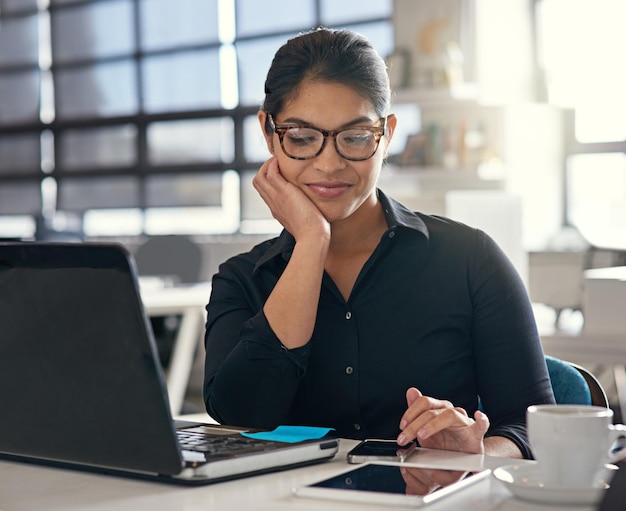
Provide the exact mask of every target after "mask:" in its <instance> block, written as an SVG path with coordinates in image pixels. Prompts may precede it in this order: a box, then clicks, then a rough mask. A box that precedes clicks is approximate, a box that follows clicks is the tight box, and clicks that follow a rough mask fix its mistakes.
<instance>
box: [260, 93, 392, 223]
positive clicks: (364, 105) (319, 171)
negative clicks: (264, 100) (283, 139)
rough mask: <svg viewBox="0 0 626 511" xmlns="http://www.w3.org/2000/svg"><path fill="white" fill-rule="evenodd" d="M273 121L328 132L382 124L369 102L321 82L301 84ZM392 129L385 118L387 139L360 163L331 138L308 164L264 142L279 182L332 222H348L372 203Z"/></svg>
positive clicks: (272, 140)
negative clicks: (300, 193) (294, 189)
mask: <svg viewBox="0 0 626 511" xmlns="http://www.w3.org/2000/svg"><path fill="white" fill-rule="evenodd" d="M260 121H261V126H264V121H265V115H264V113H261V114H260ZM274 122H275V123H276V124H277V125H284V124H288V125H308V126H313V127H316V128H320V129H323V130H328V131H332V130H338V129H343V128H350V127H355V126H359V127H363V126H372V127H374V126H380V125H381V121H380V118H379V116H378V115H377V113H376V111H375V109H374V107H373V106H372V104H371V103H370V101H369V100H367V99H365V98H364V97H363V96H361V95H359V94H358V93H357V92H355V91H354V90H353V89H351V88H350V87H348V86H346V85H342V84H339V83H333V82H319V81H306V82H304V83H303V84H302V85H301V86H300V87H299V89H298V93H297V94H296V96H295V97H294V98H293V99H292V100H291V101H289V102H287V103H286V104H285V107H284V109H283V110H282V111H281V112H279V113H278V114H276V117H275V118H274ZM395 124H396V119H395V116H393V115H391V116H389V118H388V121H387V132H386V133H387V134H386V135H385V136H383V137H382V138H381V139H380V143H379V145H378V149H377V150H376V153H374V155H373V156H372V157H371V158H369V159H368V160H363V161H351V160H347V159H345V158H343V157H342V156H341V155H340V154H338V153H337V150H336V148H335V144H334V143H333V141H332V139H331V137H329V138H328V139H327V140H326V143H325V145H324V148H323V150H322V152H321V153H320V154H319V155H317V156H315V157H313V158H310V159H308V160H294V159H293V158H290V157H289V156H287V155H286V154H285V153H284V152H283V149H282V147H281V145H280V141H279V137H278V135H277V134H275V133H274V134H272V135H271V136H267V135H266V139H267V144H268V147H269V149H270V152H272V154H273V155H274V156H275V157H276V158H277V160H278V165H279V167H280V171H281V174H282V175H283V177H284V178H285V179H286V180H287V181H289V182H291V183H293V184H294V185H296V186H297V187H298V188H300V189H301V190H302V191H303V192H304V193H305V194H306V196H307V197H309V198H310V199H311V200H312V201H313V203H314V204H315V205H316V206H317V207H318V209H319V210H320V211H321V212H322V214H323V215H324V216H325V217H326V219H327V220H328V221H329V222H331V223H332V222H335V221H338V220H343V219H345V218H348V217H349V216H351V215H352V214H353V213H354V212H355V211H357V210H358V209H359V208H360V207H361V206H362V205H363V204H364V203H365V202H366V201H367V202H368V203H370V204H372V205H374V204H376V194H375V190H376V183H377V181H378V175H379V173H380V169H381V166H382V162H383V158H384V157H385V154H386V152H387V147H388V145H389V141H390V140H391V136H392V134H393V130H394V128H395ZM264 133H265V132H264Z"/></svg>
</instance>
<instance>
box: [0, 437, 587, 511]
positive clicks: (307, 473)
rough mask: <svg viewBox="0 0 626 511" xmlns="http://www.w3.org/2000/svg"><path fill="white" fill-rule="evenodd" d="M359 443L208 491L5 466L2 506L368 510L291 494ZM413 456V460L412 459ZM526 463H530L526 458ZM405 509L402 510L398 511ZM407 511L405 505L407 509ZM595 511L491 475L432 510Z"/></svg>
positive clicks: (483, 461) (332, 471)
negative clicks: (530, 495)
mask: <svg viewBox="0 0 626 511" xmlns="http://www.w3.org/2000/svg"><path fill="white" fill-rule="evenodd" d="M354 445H355V441H352V440H342V441H341V448H340V451H339V453H338V454H337V456H336V457H335V458H334V459H333V460H332V461H329V462H324V463H321V464H317V465H311V466H308V467H301V468H298V469H293V470H286V471H282V472H275V473H270V474H264V475H258V476H253V477H247V478H243V479H239V480H235V481H227V482H222V483H216V484H212V485H208V486H202V487H195V488H187V487H180V486H173V485H169V484H165V483H154V482H145V481H137V480H131V479H123V478H119V477H113V476H105V475H98V474H93V473H85V472H77V471H72V470H65V469H59V468H49V467H42V466H37V465H31V464H23V463H16V462H8V461H0V509H1V510H3V511H4V510H6V511H9V510H11V511H22V510H29V511H31V510H33V509H45V510H46V511H61V510H62V511H104V510H115V511H136V510H138V509H150V510H151V511H166V510H167V511H170V510H172V509H177V510H185V511H194V510H198V511H200V510H202V511H211V510H219V511H224V510H239V509H246V510H255V511H281V510H285V511H298V510H302V511H309V510H310V511H313V510H315V511H326V510H329V511H330V510H337V509H341V510H342V511H352V510H354V511H368V510H376V509H383V507H377V506H372V505H370V504H348V503H341V502H332V501H324V500H316V499H303V498H298V497H294V496H292V494H291V489H292V488H293V487H294V486H300V485H303V484H308V483H312V482H315V481H318V480H321V479H324V478H326V477H330V476H332V475H336V474H338V473H340V472H342V471H344V470H345V469H347V468H349V466H348V464H347V463H346V453H347V452H348V450H349V449H350V448H351V447H353V446H354ZM418 456H419V459H420V462H421V463H423V464H424V463H428V464H429V465H430V466H432V467H442V468H447V469H459V470H477V469H481V468H491V469H494V468H496V467H498V466H501V465H506V464H510V463H513V462H519V460H511V459H508V458H496V457H491V456H481V455H471V454H463V453H456V452H451V451H427V450H424V451H420V452H419V453H418ZM412 459H413V458H412ZM521 463H532V462H529V461H521ZM398 509H400V508H398ZM407 509H408V508H407ZM435 509H437V511H458V510H460V509H462V510H463V511H555V510H556V509H558V510H562V511H568V510H572V511H574V510H575V511H592V510H594V509H595V508H594V507H593V506H567V505H565V506H558V507H555V506H554V505H549V504H545V505H543V504H537V503H532V502H525V501H522V500H519V499H517V498H514V497H513V495H512V494H511V493H510V492H509V491H508V489H507V488H505V487H504V486H503V485H502V483H500V482H499V481H497V480H496V479H495V478H493V477H489V478H488V479H487V480H485V481H481V482H479V483H477V484H475V485H473V486H471V487H469V488H466V489H464V490H463V491H462V492H460V493H457V494H455V495H451V496H449V497H446V498H445V499H443V500H442V501H440V502H438V503H437V504H435V505H433V511H434V510H435Z"/></svg>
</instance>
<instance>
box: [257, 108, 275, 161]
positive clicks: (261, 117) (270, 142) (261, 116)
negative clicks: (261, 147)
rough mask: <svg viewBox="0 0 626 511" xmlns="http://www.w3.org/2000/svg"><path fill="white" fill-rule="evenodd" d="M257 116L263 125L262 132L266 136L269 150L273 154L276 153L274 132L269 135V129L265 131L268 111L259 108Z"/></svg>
mask: <svg viewBox="0 0 626 511" xmlns="http://www.w3.org/2000/svg"><path fill="white" fill-rule="evenodd" d="M257 117H258V119H259V124H260V125H261V132H262V133H263V137H265V143H266V144H267V150H268V151H269V152H270V153H271V154H274V136H273V134H270V135H268V134H267V131H265V123H266V122H267V112H266V111H265V110H259V112H258V113H257Z"/></svg>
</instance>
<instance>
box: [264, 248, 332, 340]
mask: <svg viewBox="0 0 626 511" xmlns="http://www.w3.org/2000/svg"><path fill="white" fill-rule="evenodd" d="M328 245H329V241H328V240H325V239H324V238H320V239H311V240H306V241H299V242H297V243H296V245H295V247H294V250H293V253H292V255H291V258H290V260H289V264H288V265H287V267H286V268H285V271H284V272H283V274H282V275H281V277H280V279H279V280H278V282H277V283H276V286H275V287H274V289H273V291H272V293H271V294H270V296H269V297H268V299H267V301H266V302H265V305H264V307H263V312H264V314H265V317H266V318H267V321H268V322H269V324H270V327H271V328H272V330H273V331H274V333H275V334H276V336H277V337H278V338H279V339H280V342H281V343H282V344H283V346H285V347H286V348H287V349H293V348H299V347H301V346H304V345H305V344H306V343H307V342H308V341H309V339H310V338H311V335H312V334H313V328H314V326H315V319H316V316H317V308H318V302H319V296H320V289H321V285H322V276H323V274H324V264H325V262H326V255H327V253H328Z"/></svg>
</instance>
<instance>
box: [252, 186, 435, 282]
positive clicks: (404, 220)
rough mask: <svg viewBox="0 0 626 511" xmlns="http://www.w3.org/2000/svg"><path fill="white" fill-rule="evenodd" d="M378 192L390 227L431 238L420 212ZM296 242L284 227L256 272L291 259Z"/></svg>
mask: <svg viewBox="0 0 626 511" xmlns="http://www.w3.org/2000/svg"><path fill="white" fill-rule="evenodd" d="M376 192H377V195H378V200H379V201H380V204H381V206H382V208H383V211H384V212H385V219H386V220H387V225H388V226H389V228H390V229H394V228H397V227H403V228H407V229H410V230H413V231H417V232H418V233H420V234H422V235H423V236H424V237H425V238H426V239H428V238H429V232H428V227H427V226H426V224H425V223H424V221H423V220H422V218H421V217H420V216H419V214H417V213H416V212H414V211H411V210H410V209H408V208H407V207H405V206H403V205H402V204H400V203H399V202H398V201H396V200H395V199H392V198H391V197H387V195H385V194H384V193H383V192H382V191H381V190H380V189H377V190H376ZM295 244H296V240H295V238H294V237H293V236H292V235H291V234H290V233H289V232H288V231H287V230H285V229H283V231H282V232H281V233H280V236H278V238H276V241H275V243H273V244H272V246H271V247H270V248H269V250H268V251H267V252H265V254H263V255H262V256H261V257H260V258H259V260H258V261H257V263H256V265H255V266H254V272H255V273H256V271H257V270H258V269H259V268H260V267H261V266H263V265H264V264H265V263H267V262H268V261H270V260H272V259H274V258H275V257H277V256H282V258H283V259H284V260H285V261H287V260H289V258H290V257H291V253H292V252H293V247H294V245H295Z"/></svg>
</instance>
